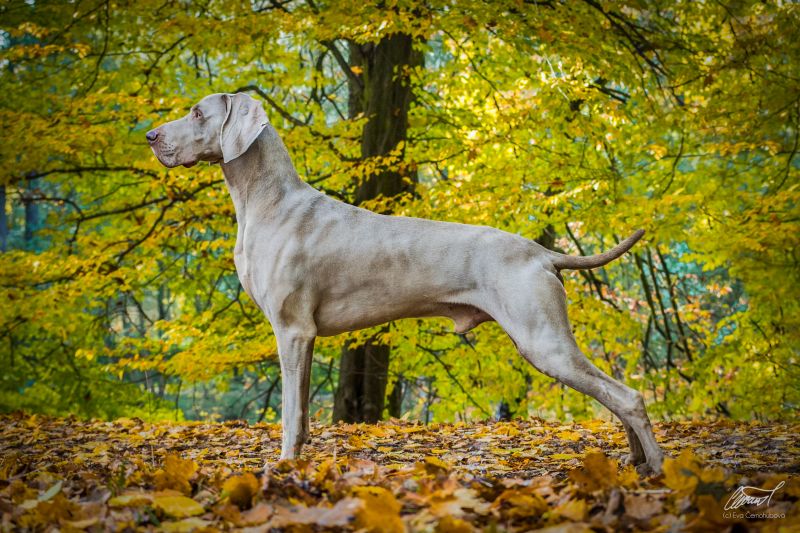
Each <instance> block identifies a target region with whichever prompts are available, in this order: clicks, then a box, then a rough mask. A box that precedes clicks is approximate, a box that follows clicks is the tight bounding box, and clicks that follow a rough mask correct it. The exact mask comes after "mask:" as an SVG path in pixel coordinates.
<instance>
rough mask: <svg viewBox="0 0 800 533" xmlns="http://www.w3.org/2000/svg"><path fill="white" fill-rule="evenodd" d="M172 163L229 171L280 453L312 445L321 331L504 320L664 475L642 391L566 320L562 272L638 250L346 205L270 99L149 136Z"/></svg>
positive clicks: (245, 101) (230, 99) (240, 261)
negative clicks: (617, 376)
mask: <svg viewBox="0 0 800 533" xmlns="http://www.w3.org/2000/svg"><path fill="white" fill-rule="evenodd" d="M146 137H147V141H148V142H149V143H150V147H151V148H152V150H153V153H155V155H156V157H157V158H158V160H159V161H160V162H161V163H162V164H163V165H165V166H166V167H169V168H173V167H176V166H179V165H183V166H185V167H190V166H192V165H194V164H196V163H197V162H198V161H208V162H210V163H220V164H221V166H222V171H223V173H224V174H225V183H226V184H227V186H228V190H229V191H230V195H231V198H232V199H233V203H234V206H235V208H236V221H237V223H238V231H237V236H236V247H235V249H234V253H233V259H234V263H235V264H236V270H237V272H238V274H239V280H240V281H241V283H242V287H244V290H245V291H246V292H247V294H248V295H250V297H251V298H252V299H253V301H255V302H256V304H257V305H258V306H259V307H260V308H261V310H262V311H263V312H264V314H265V315H266V316H267V318H268V319H269V321H270V323H271V324H272V327H273V329H274V331H275V336H276V338H277V343H278V354H279V357H280V364H281V373H282V377H283V397H282V401H283V406H282V422H283V439H282V446H281V458H292V457H295V455H296V454H298V453H299V452H300V450H301V448H302V446H303V444H304V443H305V442H306V440H307V438H308V401H309V398H308V393H309V377H310V372H311V360H312V353H313V349H314V340H315V337H316V336H318V335H320V336H330V335H337V334H339V333H342V332H345V331H354V330H358V329H363V328H368V327H371V326H376V325H379V324H383V323H385V322H388V321H390V320H397V319H401V318H410V317H431V316H442V317H449V318H451V319H452V320H453V322H454V323H455V330H456V332H458V333H464V332H466V331H469V330H470V329H472V328H474V327H475V326H477V325H478V324H481V323H482V322H487V321H492V320H494V321H497V322H498V323H499V324H500V326H502V328H503V329H504V330H505V331H506V332H507V333H508V335H509V336H510V337H511V339H512V341H513V342H514V344H515V345H516V347H517V349H518V351H519V352H520V353H521V354H522V356H523V357H525V359H527V360H528V361H529V362H530V363H531V364H532V365H533V366H534V367H536V368H537V369H538V370H539V371H541V372H543V373H545V374H546V375H548V376H552V377H553V378H555V379H557V380H559V381H561V382H562V383H564V384H566V385H568V386H570V387H572V388H574V389H576V390H578V391H580V392H583V393H585V394H588V395H589V396H591V397H593V398H595V399H597V401H599V402H600V403H601V404H603V405H605V406H606V407H607V408H608V409H610V410H611V411H612V412H613V413H614V414H615V415H616V416H617V417H619V419H620V420H621V421H622V423H623V425H624V427H625V431H626V433H627V436H628V441H629V444H630V448H631V454H630V455H629V456H628V462H630V463H633V464H635V465H639V467H640V468H639V470H640V471H641V472H658V471H660V469H661V463H662V458H663V454H662V452H661V449H660V448H659V445H658V444H657V443H656V440H655V437H654V435H653V430H652V428H651V426H650V420H649V419H648V417H647V412H646V411H645V405H644V401H643V398H642V395H641V394H640V393H639V392H637V391H635V390H633V389H631V388H629V387H627V386H625V385H623V384H622V383H619V382H618V381H616V380H614V379H612V378H611V377H609V376H608V375H606V374H605V373H603V372H602V371H601V370H599V369H598V368H597V367H596V366H594V365H593V364H592V363H591V362H590V361H589V360H588V359H587V358H586V356H584V355H583V353H581V351H580V349H579V348H578V346H577V344H576V343H575V339H574V337H573V336H572V331H571V329H570V324H569V321H568V319H567V304H566V295H565V291H564V286H563V280H562V278H561V275H560V273H559V271H560V270H562V269H590V268H596V267H600V266H602V265H605V264H606V263H608V262H610V261H612V260H614V259H616V258H618V257H619V256H621V255H622V254H624V253H625V252H627V251H628V250H629V249H630V248H631V247H632V246H633V245H634V244H635V243H636V241H638V240H639V239H640V238H641V236H642V235H643V233H644V232H643V231H642V230H639V231H636V232H635V233H634V234H633V235H631V236H630V237H628V238H627V239H625V240H624V241H622V242H621V243H620V244H618V245H617V246H616V247H614V248H613V249H611V250H609V251H607V252H605V253H601V254H598V255H593V256H585V257H574V256H568V255H564V254H560V253H556V252H553V251H550V250H548V249H546V248H544V247H542V246H540V245H539V244H537V243H535V242H533V241H531V240H528V239H525V238H523V237H520V236H519V235H514V234H511V233H506V232H504V231H500V230H498V229H494V228H490V227H485V226H471V225H466V224H455V223H449V222H437V221H432V220H423V219H417V218H407V217H400V216H386V215H379V214H376V213H373V212H370V211H367V210H365V209H360V208H358V207H354V206H352V205H348V204H346V203H343V202H339V201H337V200H334V199H332V198H330V197H328V196H326V195H325V194H323V193H321V192H319V191H317V190H315V189H313V188H312V187H311V186H309V185H307V184H306V183H305V182H303V181H302V180H301V179H300V178H299V177H298V175H297V172H296V171H295V168H294V166H293V165H292V161H291V159H290V157H289V153H288V152H287V150H286V147H285V146H284V144H283V142H282V141H281V139H280V137H279V136H278V133H277V132H276V131H275V129H274V128H273V127H272V126H271V125H270V123H269V121H268V120H267V116H266V113H265V112H264V109H263V107H262V106H261V104H260V102H258V101H257V100H254V99H253V98H251V97H250V96H248V95H246V94H242V93H238V94H212V95H210V96H207V97H205V98H203V100H201V101H200V103H198V104H197V105H195V106H193V107H192V108H191V111H190V112H189V114H188V115H187V116H185V117H183V118H181V119H178V120H175V121H172V122H169V123H167V124H163V125H161V126H159V127H157V128H155V129H153V130H151V131H149V132H148V133H147V136H146Z"/></svg>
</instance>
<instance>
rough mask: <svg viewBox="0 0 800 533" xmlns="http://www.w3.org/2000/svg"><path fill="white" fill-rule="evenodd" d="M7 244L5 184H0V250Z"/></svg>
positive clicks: (4, 248)
mask: <svg viewBox="0 0 800 533" xmlns="http://www.w3.org/2000/svg"><path fill="white" fill-rule="evenodd" d="M7 246H8V219H7V218H6V186H5V185H0V252H5V251H6V250H7V248H6V247H7Z"/></svg>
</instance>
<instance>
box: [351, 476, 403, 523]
mask: <svg viewBox="0 0 800 533" xmlns="http://www.w3.org/2000/svg"><path fill="white" fill-rule="evenodd" d="M353 494H354V495H355V496H357V497H358V498H359V499H360V500H362V501H363V502H364V505H363V506H362V507H361V508H360V509H359V510H358V512H357V513H356V521H355V524H356V527H358V528H363V529H366V530H367V531H370V532H372V533H402V532H404V531H405V526H404V525H403V521H402V520H401V519H400V509H401V508H402V505H401V504H400V502H398V501H397V499H396V498H395V497H394V494H392V493H391V492H389V491H388V490H386V489H384V488H383V487H355V488H354V489H353Z"/></svg>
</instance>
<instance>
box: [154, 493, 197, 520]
mask: <svg viewBox="0 0 800 533" xmlns="http://www.w3.org/2000/svg"><path fill="white" fill-rule="evenodd" d="M153 507H155V508H156V509H158V510H160V511H162V512H163V513H165V514H167V515H169V516H172V517H174V518H185V517H188V516H195V515H199V514H203V513H204V512H205V509H204V508H203V506H202V505H200V504H199V503H197V502H196V501H194V500H193V499H191V498H187V497H186V496H160V497H157V498H154V499H153Z"/></svg>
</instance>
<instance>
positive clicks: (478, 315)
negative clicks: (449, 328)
mask: <svg viewBox="0 0 800 533" xmlns="http://www.w3.org/2000/svg"><path fill="white" fill-rule="evenodd" d="M426 317H446V318H449V319H451V320H452V321H453V322H454V323H455V331H456V333H466V332H467V331H469V330H471V329H472V328H474V327H475V326H477V325H479V324H482V323H483V322H489V321H493V320H494V319H493V318H492V317H491V316H490V315H489V314H488V313H486V312H484V311H482V310H481V309H478V308H477V307H474V306H472V305H469V304H460V303H448V302H432V303H431V302H427V303H419V304H418V305H415V306H410V305H409V306H403V307H391V306H386V305H385V304H383V305H381V303H380V302H375V303H374V304H372V305H368V306H363V304H362V306H361V308H360V309H357V310H356V309H352V308H348V307H347V306H346V305H339V304H334V303H331V304H327V305H321V306H320V307H319V308H318V309H317V312H316V313H315V315H314V320H315V322H316V326H317V335H319V336H321V337H330V336H332V335H338V334H340V333H344V332H347V331H357V330H360V329H365V328H370V327H373V326H379V325H381V324H385V323H386V322H390V321H392V320H399V319H403V318H426Z"/></svg>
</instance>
